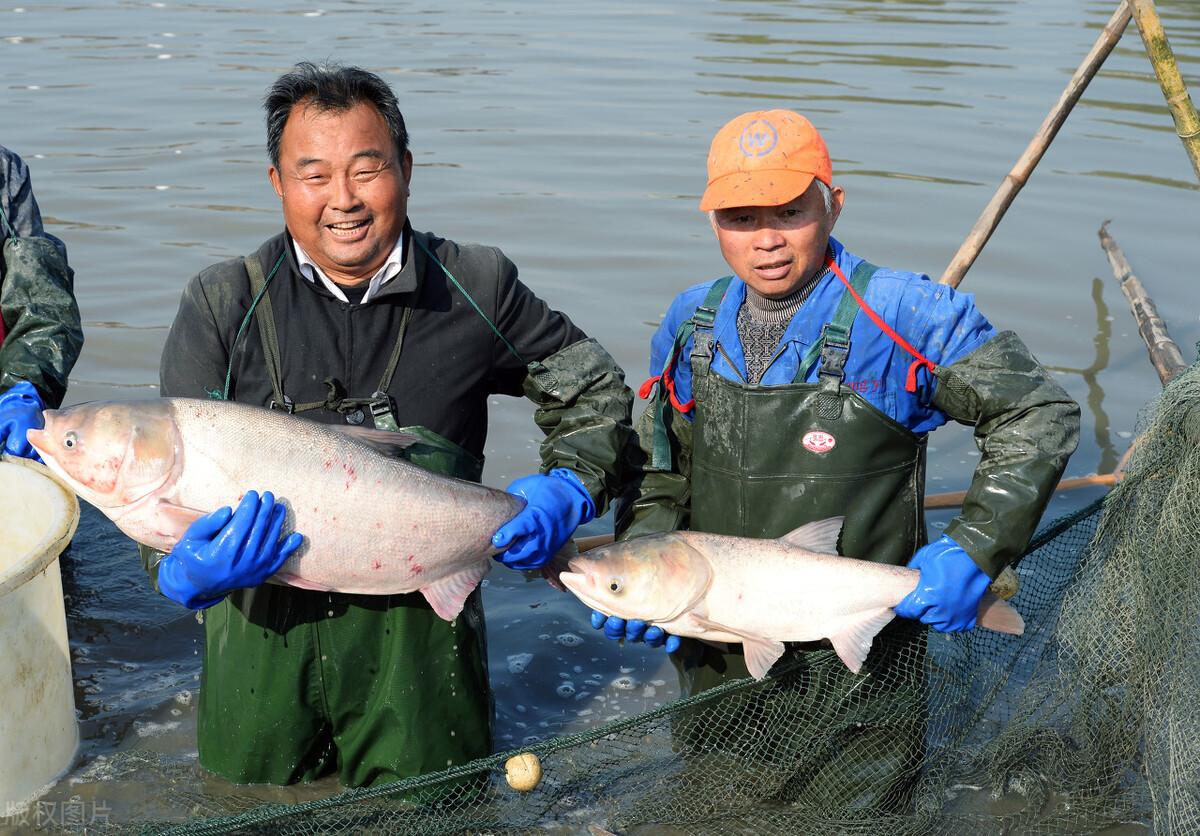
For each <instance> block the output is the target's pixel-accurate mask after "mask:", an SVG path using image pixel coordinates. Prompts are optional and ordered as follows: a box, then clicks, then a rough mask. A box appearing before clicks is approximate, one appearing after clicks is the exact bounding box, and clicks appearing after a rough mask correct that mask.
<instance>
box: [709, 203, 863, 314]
mask: <svg viewBox="0 0 1200 836" xmlns="http://www.w3.org/2000/svg"><path fill="white" fill-rule="evenodd" d="M830 192H831V194H832V197H833V200H832V203H833V211H832V212H826V211H825V201H824V199H823V198H822V197H821V192H820V190H819V189H818V187H817V184H816V182H815V181H814V182H813V183H812V184H811V185H810V186H809V187H808V189H807V190H805V192H804V194H802V195H800V196H799V197H797V198H795V199H794V200H791V201H789V202H788V203H784V204H783V205H781V206H740V207H736V208H730V209H717V210H716V211H715V212H713V214H712V225H713V231H714V232H716V234H717V241H718V243H720V245H721V255H723V256H725V260H726V261H727V262H729V266H730V267H732V268H733V272H734V273H736V274H737V276H738V278H740V279H741V280H742V281H744V282H745V283H746V284H748V285H750V287H752V288H754V290H756V291H757V292H758V293H759V294H760V295H762V296H766V297H768V298H772V299H780V298H782V297H784V296H787V295H788V294H789V293H791V292H792V291H794V290H796V289H797V288H799V287H802V286H803V285H804V283H805V282H806V281H808V279H810V278H812V276H813V275H814V274H815V273H816V272H817V271H818V270H820V269H821V267H822V266H823V265H824V264H825V250H826V248H827V247H828V245H829V234H830V233H831V232H833V225H834V224H835V223H837V219H838V215H839V214H840V213H841V211H842V204H843V203H844V202H845V200H846V195H845V193H844V192H843V191H842V189H841V187H840V186H834V187H832V188H831V189H830Z"/></svg>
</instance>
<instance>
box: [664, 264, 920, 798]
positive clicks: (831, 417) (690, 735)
mask: <svg viewBox="0 0 1200 836" xmlns="http://www.w3.org/2000/svg"><path fill="white" fill-rule="evenodd" d="M874 272H875V267H874V266H873V265H870V264H864V265H863V266H861V267H860V268H859V269H858V270H856V271H855V272H854V274H853V275H852V277H851V279H850V283H851V284H852V285H854V286H855V288H856V289H857V290H858V291H859V294H860V296H861V295H863V291H865V288H866V285H867V284H868V283H869V282H870V279H871V277H872V276H873V275H874ZM722 291H723V288H722ZM714 295H716V294H714ZM719 302H720V296H719V295H716V298H714V299H711V300H706V302H705V305H704V306H702V308H701V309H700V320H699V321H698V322H696V326H695V339H694V342H693V352H692V357H691V363H692V374H693V378H692V380H693V393H694V398H695V422H694V426H693V449H692V500H691V501H692V509H691V511H692V515H691V520H692V523H691V527H692V530H694V531H707V532H712V533H717V534H731V535H738V536H745V537H779V536H781V535H783V534H786V533H787V532H789V531H791V530H792V529H794V528H797V527H798V526H801V525H804V524H805V523H808V522H812V521H815V520H821V519H825V518H827V517H831V516H845V518H846V521H845V524H844V527H843V530H842V536H841V538H840V547H841V552H842V553H843V554H845V555H848V556H851V557H855V558H860V559H864V560H872V561H877V562H881V563H889V564H896V565H903V564H904V563H906V562H907V561H908V559H909V558H910V557H911V556H912V554H913V552H914V551H915V550H916V549H917V548H918V547H919V546H921V545H922V544H924V542H925V526H924V522H923V517H922V497H923V493H924V461H925V443H924V439H923V438H921V437H919V436H917V435H914V434H913V433H912V432H910V431H909V430H908V429H907V428H905V427H903V426H901V425H900V424H898V423H896V422H895V421H893V420H892V419H891V418H890V417H888V416H887V415H885V414H884V413H882V412H880V411H879V410H878V409H876V408H875V407H874V406H873V405H871V404H870V403H868V402H867V401H866V400H865V399H863V398H862V397H861V396H860V395H858V394H857V393H856V392H854V391H853V390H851V389H849V388H847V387H845V386H842V385H841V384H842V378H843V366H844V363H845V359H846V357H847V356H848V353H849V350H850V332H851V328H852V326H853V323H854V317H855V315H856V314H857V312H858V310H859V306H858V304H857V302H856V301H855V300H854V298H853V297H852V296H851V295H850V293H849V291H848V290H847V291H846V292H845V293H844V294H843V297H842V300H841V304H839V306H838V309H837V312H836V313H835V315H834V318H833V320H832V321H831V322H830V323H829V324H827V325H826V326H825V328H824V330H823V332H822V337H821V339H820V340H819V341H818V342H817V343H816V344H814V346H813V347H812V348H811V349H810V351H809V352H808V354H807V355H806V357H805V360H804V361H803V362H802V363H801V364H800V369H799V371H798V372H797V375H796V378H795V379H796V381H798V382H793V383H791V384H787V385H782V386H770V387H764V386H749V385H744V384H741V383H737V382H734V381H730V380H727V379H725V378H723V377H721V376H719V375H717V374H715V373H713V372H712V371H711V368H710V366H711V363H712V358H713V355H712V351H713V341H712V324H711V323H712V314H713V313H715V311H716V309H717V306H718V305H719ZM706 311H707V312H708V315H707V316H705V315H704V314H705V312H706ZM817 360H819V362H820V366H819V367H818V375H819V380H818V382H816V383H811V384H810V383H804V382H803V380H804V378H805V377H806V373H807V370H808V369H809V368H811V364H812V363H813V362H815V361H817ZM818 594H819V593H818ZM923 635H924V634H923V633H922V632H921V631H920V630H919V629H915V628H914V627H913V625H912V623H911V622H899V621H896V622H893V623H892V624H891V625H889V627H888V628H885V630H884V632H883V634H881V637H880V639H877V640H876V643H875V647H874V649H873V650H872V652H871V655H870V657H869V658H868V660H867V663H866V665H865V666H864V668H863V672H862V673H861V674H853V673H851V672H850V671H849V670H848V669H847V668H846V667H845V665H843V664H842V662H841V661H840V660H839V659H838V658H837V656H836V655H835V654H834V653H833V651H832V649H826V648H827V645H825V644H824V643H818V642H813V643H810V644H806V645H796V646H793V647H791V648H790V650H789V653H788V654H787V655H785V657H784V659H783V660H781V662H780V663H779V665H778V666H777V667H776V670H777V671H780V670H782V671H789V672H788V673H786V674H785V675H784V676H781V677H780V678H779V679H778V681H777V682H775V683H772V684H770V685H767V686H765V687H762V688H754V689H746V690H743V691H739V692H735V693H732V694H730V695H729V697H728V698H727V699H726V700H724V701H722V703H723V704H722V705H721V706H720V708H721V710H723V711H726V712H728V711H730V710H731V709H732V710H733V711H735V712H736V714H737V718H738V719H737V721H736V722H733V723H732V728H735V729H738V730H739V731H738V732H737V733H735V734H734V735H733V737H735V738H736V737H737V735H738V734H746V735H755V736H756V737H757V739H756V740H754V741H749V740H747V741H743V742H744V743H747V744H749V745H750V746H751V747H752V748H753V749H754V750H755V751H759V752H762V753H769V755H764V756H765V757H769V759H771V760H772V761H776V762H784V763H788V764H789V765H791V766H794V767H795V771H794V772H792V773H791V778H790V779H789V780H788V781H787V782H786V784H782V785H780V786H779V787H778V797H779V799H780V800H784V801H788V802H793V803H805V804H813V805H817V806H819V807H822V808H838V809H854V808H863V809H865V808H874V809H878V808H879V807H880V806H901V805H902V804H903V796H904V794H905V793H904V788H905V787H906V786H907V785H908V783H909V782H910V780H911V779H912V777H913V776H914V775H915V771H916V769H917V768H918V766H919V761H920V756H921V752H922V746H923V736H924V712H925V703H924V690H923V675H924V674H923V665H922V659H923V655H924V641H923ZM735 647H736V648H737V649H738V650H740V646H735ZM677 656H679V657H680V659H679V662H680V668H681V679H682V685H683V688H684V690H685V692H690V693H698V692H700V691H703V690H706V689H708V688H712V687H714V686H716V685H718V684H721V683H722V682H724V681H727V680H728V679H731V678H740V677H745V676H747V675H748V673H747V670H746V666H745V662H744V659H743V657H742V655H741V654H740V652H722V651H721V650H718V649H717V648H715V647H713V646H712V645H708V644H704V643H702V642H698V641H687V642H685V647H684V649H682V650H681V651H680V652H679V654H677ZM682 725H683V726H684V728H681V729H679V732H680V733H681V734H682V735H683V737H682V738H681V739H685V740H687V741H688V743H689V745H690V746H696V747H699V748H700V749H702V750H703V749H711V748H716V749H721V750H724V751H728V748H729V746H730V745H731V743H730V739H729V738H730V734H729V729H730V727H731V726H730V725H726V726H725V727H724V728H723V729H720V730H718V729H716V728H715V727H714V726H713V724H712V723H711V722H707V721H705V720H704V719H703V715H696V716H693V717H689V719H688V721H687V722H685V723H684V724H682ZM734 745H739V744H734ZM784 771H785V773H786V772H787V770H784Z"/></svg>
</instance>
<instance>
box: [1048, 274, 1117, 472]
mask: <svg viewBox="0 0 1200 836" xmlns="http://www.w3.org/2000/svg"><path fill="white" fill-rule="evenodd" d="M1092 301H1093V302H1095V304H1096V336H1095V338H1094V339H1093V340H1092V345H1093V346H1094V347H1095V359H1094V360H1092V363H1091V365H1090V366H1088V367H1087V368H1085V369H1073V368H1068V367H1065V366H1047V367H1046V368H1048V369H1050V370H1051V371H1053V372H1059V373H1062V374H1070V375H1078V376H1079V377H1081V378H1082V379H1083V382H1084V383H1085V384H1087V408H1088V411H1089V412H1090V413H1091V415H1092V416H1093V418H1094V428H1093V429H1094V432H1095V438H1096V446H1097V447H1098V448H1100V463H1099V464H1098V465H1097V471H1096V472H1097V473H1112V472H1113V470H1114V469H1115V468H1116V466H1117V459H1118V458H1119V454H1118V453H1117V449H1116V446H1115V445H1114V444H1113V440H1112V436H1111V430H1110V429H1109V424H1108V414H1107V413H1106V412H1105V411H1104V390H1103V389H1102V388H1100V383H1099V379H1098V376H1099V374H1100V373H1101V372H1103V371H1104V370H1105V369H1107V368H1108V344H1109V340H1110V339H1111V338H1112V321H1113V318H1112V317H1111V316H1109V313H1108V306H1107V305H1106V304H1104V282H1103V281H1102V280H1100V279H1092Z"/></svg>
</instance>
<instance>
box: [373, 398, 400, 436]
mask: <svg viewBox="0 0 1200 836" xmlns="http://www.w3.org/2000/svg"><path fill="white" fill-rule="evenodd" d="M364 405H365V406H366V407H367V409H368V411H370V413H371V421H372V423H374V424H375V429H377V430H388V431H390V432H395V431H396V430H398V429H400V424H399V423H398V422H397V421H396V402H395V401H394V400H393V399H392V396H391V395H389V394H388V393H387V392H383V391H377V392H374V393H372V394H371V400H369V401H367V403H366V404H364Z"/></svg>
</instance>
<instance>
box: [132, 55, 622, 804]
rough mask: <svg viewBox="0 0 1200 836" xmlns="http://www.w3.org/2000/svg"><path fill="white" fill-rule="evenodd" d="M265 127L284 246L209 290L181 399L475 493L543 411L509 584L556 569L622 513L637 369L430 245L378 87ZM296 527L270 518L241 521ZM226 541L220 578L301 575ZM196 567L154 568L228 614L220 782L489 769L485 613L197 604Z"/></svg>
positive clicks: (448, 245) (339, 89)
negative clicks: (504, 408)
mask: <svg viewBox="0 0 1200 836" xmlns="http://www.w3.org/2000/svg"><path fill="white" fill-rule="evenodd" d="M265 107H266V110H267V138H268V149H269V154H270V159H271V166H270V169H269V175H270V179H271V183H272V185H273V187H274V188H275V191H276V192H277V194H278V195H279V197H280V200H281V201H282V206H283V216H284V221H285V229H284V231H283V232H282V233H280V234H279V235H276V236H275V237H273V238H271V239H270V240H268V241H266V242H265V243H264V244H263V245H262V246H261V247H260V248H259V249H258V250H257V252H255V253H254V254H253V255H250V256H248V257H246V258H244V259H242V258H238V259H232V260H229V261H225V262H222V263H220V264H216V265H213V266H212V267H209V268H208V269H206V270H204V271H203V272H201V273H200V275H198V276H196V277H195V278H194V279H192V280H191V282H189V283H188V285H187V288H186V289H185V291H184V294H183V299H182V302H181V303H180V308H179V312H178V314H177V316H176V318H175V321H174V324H173V325H172V327H171V331H170V334H169V336H168V338H167V342H166V346H165V348H164V351H163V356H162V366H161V383H162V385H161V393H162V395H164V396H174V397H192V398H210V397H215V398H227V399H231V400H237V401H241V402H244V403H252V404H259V405H262V406H266V407H271V408H274V409H284V410H287V411H288V412H293V413H295V414H297V415H300V416H302V417H304V418H307V419H309V420H315V421H320V422H322V423H326V424H343V425H345V424H349V425H354V426H357V425H366V426H367V427H372V426H373V427H374V428H375V429H378V430H392V431H395V430H403V431H404V432H406V433H410V434H414V435H416V436H417V437H418V438H419V439H420V443H419V444H417V445H414V447H413V448H410V451H411V452H410V455H409V457H410V460H412V461H414V462H415V463H417V464H419V465H422V466H424V467H426V468H428V469H431V470H434V471H437V472H440V473H444V474H448V475H453V476H458V477H460V478H465V479H471V480H474V481H478V480H479V479H480V476H481V472H482V468H483V447H484V442H485V439H486V436H487V404H488V397H489V396H490V395H493V394H507V395H518V394H524V395H525V397H527V398H529V399H530V400H532V401H533V402H534V404H535V405H536V412H535V421H536V422H537V424H538V426H539V427H541V428H542V430H543V432H544V433H545V434H546V439H545V441H544V443H543V444H542V448H541V455H542V472H541V473H538V474H534V475H532V476H527V477H524V478H523V479H519V480H517V481H516V482H514V483H513V485H512V486H510V488H509V490H510V491H511V492H513V493H516V494H518V495H520V496H523V497H524V498H525V500H526V503H527V504H526V507H525V510H524V511H522V512H521V513H520V514H519V515H517V516H516V517H515V518H514V519H513V520H511V521H509V522H508V523H506V524H505V526H503V527H502V528H501V529H500V531H498V532H497V534H496V536H495V537H494V538H493V545H494V546H495V547H496V548H497V549H500V550H502V551H500V553H499V554H498V555H497V559H499V560H500V561H502V562H504V563H505V564H506V565H508V566H511V567H514V568H520V569H528V568H536V567H539V566H541V565H542V564H544V563H545V562H546V561H547V560H549V558H550V557H551V556H552V555H553V554H554V552H556V551H557V550H558V549H559V548H560V547H561V546H562V545H563V544H564V542H565V541H566V540H567V538H569V537H570V535H571V533H572V532H573V531H574V529H575V527H576V526H577V525H579V524H581V523H583V522H586V521H588V520H590V519H592V517H593V516H595V515H596V514H599V513H603V512H604V510H605V508H606V507H607V505H608V501H609V497H610V495H613V494H615V493H616V491H617V490H618V480H619V479H620V476H621V474H620V461H621V457H622V451H623V450H624V449H625V447H626V444H627V442H628V440H629V439H630V437H631V434H632V430H631V428H630V424H629V419H630V409H631V404H632V393H631V392H629V390H628V388H627V387H626V386H625V384H624V375H623V373H622V371H621V369H620V368H619V367H618V366H617V365H616V363H615V362H614V361H613V359H612V357H611V356H609V355H608V353H607V352H605V351H604V349H603V348H601V347H600V346H599V345H598V344H597V343H596V342H595V341H594V340H591V339H589V338H588V337H587V335H586V334H584V333H583V332H582V331H580V330H579V329H578V328H577V327H575V325H573V324H572V323H571V321H570V320H569V319H567V317H565V316H564V315H562V314H560V313H558V312H556V311H553V310H551V309H550V308H549V307H548V306H547V305H546V304H545V303H544V302H543V301H542V300H541V299H539V298H538V297H537V296H536V295H535V294H534V293H533V292H532V291H530V290H529V288H527V287H526V286H525V285H524V284H522V283H521V282H520V281H519V280H518V278H517V270H516V267H515V266H514V265H513V264H512V262H511V261H509V260H508V259H507V258H506V257H505V256H504V254H503V253H501V252H500V251H499V250H498V249H495V248H494V247H485V246H480V245H476V244H460V243H456V242H454V241H451V240H448V239H446V238H443V237H441V236H438V235H435V234H433V233H430V232H424V231H419V230H417V229H414V228H413V226H412V225H411V224H410V223H409V218H408V196H409V184H410V182H411V179H412V165H413V158H412V153H411V152H410V151H409V149H408V137H407V133H406V130H405V126H404V121H403V118H402V116H401V114H400V110H399V108H398V105H397V102H396V99H395V96H394V94H393V93H392V91H391V90H390V89H389V88H388V87H387V85H386V84H385V83H384V82H383V81H382V80H381V79H379V78H378V77H377V76H375V75H373V74H371V73H368V72H365V71H363V70H360V69H357V68H353V67H337V66H325V67H317V66H314V65H312V64H299V65H297V66H296V68H295V69H294V70H293V71H291V72H289V73H286V74H285V75H283V76H282V77H280V78H279V79H278V80H277V81H276V82H275V84H274V85H273V87H272V88H271V90H270V92H269V93H268V95H267V98H266V102H265ZM272 452H273V451H264V454H271V453H272ZM264 487H267V488H269V487H270V486H269V485H268V486H264ZM230 499H231V500H233V499H235V497H230ZM254 501H255V498H254V497H252V498H251V505H253V502H254ZM268 506H271V507H268ZM278 507H279V506H277V505H274V504H273V501H272V502H271V503H269V502H268V501H267V499H266V498H264V499H263V500H261V504H260V505H259V506H258V507H257V508H255V507H248V508H247V509H246V510H245V512H244V514H245V515H246V516H249V515H253V514H257V515H258V516H259V517H260V518H262V517H263V516H264V515H273V514H278V513H280V512H279V511H278V510H275V509H276V508H278ZM203 519H204V518H202V520H203ZM231 524H232V523H231ZM300 534H303V532H300ZM220 537H221V535H220V534H218V535H216V536H215V537H213V538H211V543H210V544H209V545H208V546H207V547H208V548H209V551H210V554H211V557H212V559H213V560H217V561H226V562H228V563H229V565H230V566H233V565H235V564H239V563H240V564H245V563H247V562H249V563H251V564H256V565H258V566H260V567H261V568H260V572H259V573H258V576H257V577H256V582H257V581H261V580H265V579H266V578H267V577H269V575H270V574H272V573H273V572H274V571H275V569H276V568H277V567H278V565H279V563H280V562H281V557H284V558H285V557H286V555H282V552H285V551H286V549H285V548H284V549H281V548H280V547H279V544H278V542H270V543H264V544H263V545H262V548H261V550H257V551H256V550H254V549H252V548H250V547H249V546H246V545H244V544H242V543H240V542H234V543H232V544H226V545H225V546H222V545H221V544H220V543H219V542H218V541H219V540H220ZM187 539H188V535H186V534H185V536H184V540H187ZM235 540H236V538H235ZM181 542H183V541H181ZM202 546H203V544H202ZM176 552H179V554H176ZM189 553H190V552H187V551H185V550H180V549H179V547H178V546H177V547H176V548H175V549H174V550H172V552H171V553H169V554H167V555H166V556H165V557H163V558H162V565H163V566H166V565H167V562H168V561H178V562H180V564H181V565H180V566H178V567H174V566H173V567H172V571H171V572H169V573H167V574H165V575H158V574H157V569H158V565H157V564H156V563H155V561H154V559H153V557H150V558H149V559H148V561H147V564H148V565H147V568H148V569H149V570H150V572H151V575H152V576H157V577H158V580H159V582H160V586H161V587H162V589H161V591H162V592H163V593H164V594H166V595H168V596H169V597H172V598H174V599H175V600H179V601H184V600H188V601H195V600H200V601H202V602H203V603H204V604H205V605H206V606H208V608H207V609H206V610H205V612H204V624H205V634H206V643H205V652H204V670H203V676H202V680H201V693H200V707H199V729H198V736H199V750H200V762H201V763H202V764H203V765H204V766H205V767H206V768H208V769H210V770H212V771H214V772H217V773H219V774H221V775H223V776H225V777H227V778H229V779H230V780H233V781H237V782H267V783H291V782H296V781H308V780H312V779H315V778H317V777H319V776H321V775H323V774H326V773H329V772H332V771H335V770H336V771H338V772H339V773H340V775H339V777H340V780H341V782H342V783H343V784H346V785H348V786H365V785H370V784H376V783H384V782H389V781H394V780H397V779H399V778H403V777H406V776H410V775H414V774H417V773H421V772H426V771H430V770H435V769H443V768H445V767H447V766H449V765H453V764H459V763H463V762H466V761H468V760H471V759H472V758H476V757H479V756H482V755H485V754H487V753H488V752H489V751H490V746H491V718H492V707H491V698H490V690H489V686H488V678H487V670H486V661H487V659H486V652H485V647H484V623H483V612H482V608H481V605H480V595H479V592H478V590H476V591H475V592H474V593H473V594H472V595H471V597H470V598H469V599H468V601H467V605H466V607H465V609H464V612H463V614H462V616H460V617H459V618H458V619H457V620H456V621H454V622H453V623H446V622H444V621H442V620H441V619H439V618H438V617H437V616H436V615H435V614H434V612H433V611H432V610H431V609H430V607H429V605H428V604H427V603H426V601H425V599H424V597H422V595H421V594H420V593H412V594H408V595H392V596H378V597H377V596H369V595H345V594H336V593H332V594H331V593H322V592H313V591H308V590H302V589H295V588H291V587H285V586H278V585H273V584H265V585H261V586H256V585H254V584H249V585H244V586H243V588H239V589H227V588H221V585H220V584H218V585H217V586H216V587H213V588H208V589H204V590H197V589H194V588H192V587H191V586H189V585H188V584H187V583H186V578H187V577H188V573H187V566H186V565H183V564H184V563H186V561H187V560H189V559H190V558H189V557H188V554H189ZM231 576H232V575H231ZM179 577H183V578H184V579H185V582H184V583H180V582H179V581H178V580H176V579H177V578H179ZM165 578H170V579H171V580H170V583H169V584H163V583H161V582H162V580H164V579H165ZM184 587H186V588H184Z"/></svg>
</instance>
